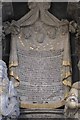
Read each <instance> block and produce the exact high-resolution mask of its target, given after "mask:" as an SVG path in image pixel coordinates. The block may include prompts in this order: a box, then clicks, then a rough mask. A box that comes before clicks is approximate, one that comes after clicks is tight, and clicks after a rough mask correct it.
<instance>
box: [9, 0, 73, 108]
mask: <svg viewBox="0 0 80 120" xmlns="http://www.w3.org/2000/svg"><path fill="white" fill-rule="evenodd" d="M49 7H50V3H37V2H36V3H29V8H30V9H31V10H30V12H29V13H27V14H26V15H25V16H24V17H22V18H21V19H20V20H18V21H17V22H14V21H13V22H12V26H14V27H13V28H15V29H12V30H13V31H12V43H11V52H10V61H9V70H10V79H11V80H12V81H13V82H14V85H15V87H16V88H17V91H18V94H19V96H20V103H21V107H22V108H38V109H39V108H47V109H51V108H52V109H55V108H58V107H61V106H63V105H64V104H65V99H66V97H67V95H68V93H69V88H70V87H71V86H72V77H71V76H72V74H71V72H72V71H71V69H72V68H71V57H70V42H69V22H68V21H66V20H62V21H60V20H58V19H57V18H56V17H55V16H53V15H52V14H51V13H49V12H48V9H49ZM16 31H17V32H16ZM42 76H43V77H42ZM55 85H56V86H57V88H58V89H56V87H55ZM44 91H45V92H44ZM42 93H43V94H42ZM32 96H33V97H32ZM55 96H56V97H55ZM34 103H35V104H34Z"/></svg>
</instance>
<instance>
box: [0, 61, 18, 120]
mask: <svg viewBox="0 0 80 120" xmlns="http://www.w3.org/2000/svg"><path fill="white" fill-rule="evenodd" d="M18 116H19V103H18V97H17V93H16V91H15V89H14V86H13V83H12V81H9V79H8V77H7V67H6V64H5V62H3V61H2V60H0V120H2V118H3V117H8V118H16V117H18Z"/></svg>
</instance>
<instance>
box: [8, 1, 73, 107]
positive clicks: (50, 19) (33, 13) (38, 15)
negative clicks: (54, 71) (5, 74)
mask: <svg viewBox="0 0 80 120" xmlns="http://www.w3.org/2000/svg"><path fill="white" fill-rule="evenodd" d="M29 7H30V9H31V10H30V12H29V13H28V14H26V15H25V16H24V17H22V18H21V19H20V20H18V21H17V24H18V25H19V27H20V34H18V35H17V34H14V35H13V34H12V43H11V52H10V61H9V69H10V77H11V78H10V79H11V80H13V81H14V84H15V87H16V86H18V85H19V84H20V79H19V73H18V72H19V70H18V69H19V64H20V60H19V56H18V49H17V43H16V41H18V38H19V39H22V41H20V42H21V44H22V45H23V49H25V46H24V44H23V39H24V35H23V36H21V34H22V33H21V29H22V28H25V27H28V26H31V25H33V24H35V23H36V21H37V20H41V22H42V23H44V24H45V25H48V26H51V27H53V28H57V29H60V32H61V34H62V36H63V37H62V39H64V50H63V58H62V66H63V68H62V79H61V80H62V82H63V84H64V86H66V87H71V86H72V79H71V75H72V73H71V67H72V66H71V57H70V42H69V32H68V31H69V28H68V26H69V22H68V21H65V20H64V21H60V20H58V19H57V18H56V17H55V16H53V15H52V14H51V13H49V12H48V8H49V7H50V4H49V3H31V4H30V6H29ZM53 39H54V38H53ZM31 49H33V48H31ZM68 92H69V90H67V91H66V93H65V97H67V95H68ZM64 99H65V98H64ZM63 104H65V103H64V100H63V101H60V106H61V105H63ZM40 105H41V104H40ZM40 105H39V107H40ZM22 106H25V104H24V103H23V105H22ZM22 106H21V107H22ZM31 106H33V107H34V106H35V107H38V106H36V105H31ZM42 106H43V107H45V106H46V105H42ZM51 106H52V105H51ZM54 106H56V107H60V106H59V105H58V106H57V104H56V105H54ZM27 107H29V105H27ZM49 107H50V106H49ZM56 107H55V108H56ZM53 108H54V107H53Z"/></svg>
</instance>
